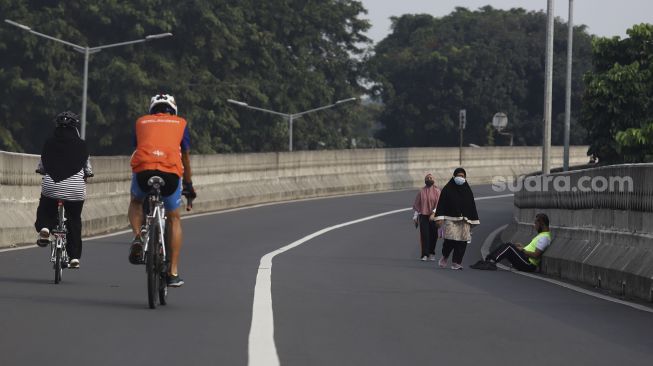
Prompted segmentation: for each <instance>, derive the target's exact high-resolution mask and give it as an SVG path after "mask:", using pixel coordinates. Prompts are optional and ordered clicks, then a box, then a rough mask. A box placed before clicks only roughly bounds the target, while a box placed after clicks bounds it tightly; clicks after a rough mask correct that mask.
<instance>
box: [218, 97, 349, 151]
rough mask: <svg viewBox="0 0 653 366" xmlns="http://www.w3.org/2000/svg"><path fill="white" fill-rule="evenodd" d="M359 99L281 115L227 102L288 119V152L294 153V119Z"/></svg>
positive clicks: (241, 103)
mask: <svg viewBox="0 0 653 366" xmlns="http://www.w3.org/2000/svg"><path fill="white" fill-rule="evenodd" d="M357 99H358V98H348V99H341V100H338V101H336V102H335V103H333V104H328V105H325V106H322V107H318V108H313V109H309V110H307V111H303V112H299V113H281V112H276V111H271V110H269V109H265V108H259V107H252V106H251V105H249V104H247V103H245V102H240V101H238V100H233V99H227V102H229V103H232V104H235V105H239V106H241V107H245V108H249V109H253V110H255V111H261V112H266V113H272V114H276V115H277V116H282V117H284V118H286V119H287V120H288V151H292V122H293V120H294V119H297V118H299V117H301V116H303V115H305V114H308V113H312V112H317V111H321V110H323V109H329V108H333V107H335V106H338V105H340V104H343V103H347V102H353V101H355V100H357Z"/></svg>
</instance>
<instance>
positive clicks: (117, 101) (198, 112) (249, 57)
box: [0, 0, 370, 155]
mask: <svg viewBox="0 0 653 366" xmlns="http://www.w3.org/2000/svg"><path fill="white" fill-rule="evenodd" d="M0 13H1V14H2V15H3V18H7V19H12V20H14V21H17V22H19V23H22V24H26V25H29V26H30V27H32V28H33V29H34V30H36V31H39V32H42V33H45V34H49V35H52V36H55V37H57V38H61V39H65V40H67V41H70V42H72V43H75V44H79V45H82V46H86V45H88V46H90V47H94V46H99V45H105V44H111V43H116V42H122V41H126V40H132V39H140V38H143V37H144V36H146V35H148V34H156V33H163V32H171V33H173V34H174V36H173V37H170V38H164V39H159V40H154V41H151V42H146V43H142V44H136V45H130V46H121V47H116V48H110V49H105V50H102V51H101V52H98V53H96V54H92V55H91V56H90V62H89V91H88V110H87V113H88V115H87V120H88V124H87V140H88V141H89V145H90V149H91V152H92V153H93V154H96V155H100V154H102V155H110V154H129V153H130V152H131V150H132V141H133V140H132V133H133V123H134V121H135V120H136V118H138V116H139V115H141V114H143V113H145V112H146V111H147V107H148V103H149V98H150V97H151V96H152V95H153V94H155V93H158V92H167V93H169V94H172V95H174V96H175V98H176V99H177V102H178V104H179V113H180V115H181V116H183V117H185V118H187V119H188V121H189V123H190V126H191V137H192V141H193V142H192V144H193V149H194V152H198V153H213V152H241V151H272V150H285V149H286V148H287V139H288V137H287V132H288V131H287V123H285V121H283V120H281V119H280V118H279V117H275V116H271V115H267V114H263V113H260V112H254V111H249V110H244V109H242V108H238V107H236V106H233V105H231V104H227V102H226V100H227V99H228V98H231V99H238V100H243V101H246V102H247V103H249V104H250V105H254V106H260V107H263V108H268V109H272V110H278V111H281V112H287V113H294V112H300V111H303V110H307V109H311V108H315V107H318V106H321V105H325V104H330V103H332V102H334V101H335V100H338V99H344V98H349V97H352V96H358V95H360V94H361V93H362V92H363V91H364V89H363V87H362V86H361V84H360V82H359V80H360V77H359V75H360V73H361V71H360V70H361V61H360V55H361V54H362V53H363V52H364V49H363V47H365V45H366V44H367V43H369V40H368V39H367V38H366V37H365V36H364V32H365V31H366V30H367V29H368V28H369V24H368V22H367V21H366V20H363V19H361V18H360V16H361V15H362V14H364V13H365V9H364V8H363V7H362V5H361V3H360V2H359V1H353V0H325V1H307V0H269V1H254V0H240V1H234V0H212V1H209V0H198V1H194V2H192V5H190V4H189V3H188V2H180V1H171V0H130V1H99V0H89V1H65V2H53V1H27V0H0ZM0 52H2V55H3V56H2V58H0V85H1V86H2V87H1V88H0V100H1V101H2V102H0V121H3V123H2V126H1V127H0V149H3V150H4V149H6V150H17V151H18V150H23V151H26V152H30V153H35V152H39V149H40V147H41V145H42V143H43V141H44V140H45V138H46V137H47V135H48V134H49V133H50V131H51V129H52V124H51V120H52V118H53V116H54V115H56V114H57V113H58V112H60V111H61V110H65V109H70V110H73V111H77V112H79V111H80V110H81V95H82V71H83V55H81V54H79V53H77V52H74V51H73V50H72V49H71V48H70V47H66V46H64V45H61V44H57V43H55V42H52V41H49V40H46V39H44V38H41V37H37V36H35V35H31V34H29V33H27V32H25V31H21V30H20V29H18V28H15V27H13V26H11V25H9V24H6V23H2V24H1V25H0ZM358 112H360V109H359V108H357V107H353V106H344V105H343V106H341V107H338V108H337V110H329V111H325V112H317V113H315V114H311V115H310V116H306V118H302V119H300V120H298V122H297V123H296V124H295V125H296V126H297V128H296V130H295V131H294V137H295V139H296V140H297V141H298V143H299V142H301V143H299V144H298V145H297V146H298V147H301V148H307V149H312V148H322V145H320V144H318V142H319V141H321V142H322V143H323V144H324V147H325V148H337V147H344V146H346V145H347V144H345V142H344V141H350V140H351V138H354V137H356V136H355V135H354V134H353V133H354V132H353V131H358V133H359V134H362V135H364V136H369V135H370V131H369V129H368V130H366V131H363V132H360V131H359V130H360V128H363V126H365V123H368V122H367V121H361V120H360V118H359V116H358ZM5 121H6V123H5ZM368 127H369V126H368Z"/></svg>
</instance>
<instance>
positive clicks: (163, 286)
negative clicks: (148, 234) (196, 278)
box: [159, 223, 170, 305]
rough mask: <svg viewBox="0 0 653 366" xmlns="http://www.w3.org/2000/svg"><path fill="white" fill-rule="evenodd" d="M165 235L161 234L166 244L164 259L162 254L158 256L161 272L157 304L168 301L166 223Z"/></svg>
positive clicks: (168, 248)
mask: <svg viewBox="0 0 653 366" xmlns="http://www.w3.org/2000/svg"><path fill="white" fill-rule="evenodd" d="M164 232H165V235H164V236H163V237H164V238H165V245H166V254H167V255H166V259H165V260H163V256H160V257H159V259H160V261H161V262H160V264H161V268H160V269H159V272H160V274H161V276H160V278H159V304H161V305H165V304H167V303H168V301H167V298H168V281H167V279H168V262H169V259H168V258H170V225H168V224H167V223H166V226H165V229H164Z"/></svg>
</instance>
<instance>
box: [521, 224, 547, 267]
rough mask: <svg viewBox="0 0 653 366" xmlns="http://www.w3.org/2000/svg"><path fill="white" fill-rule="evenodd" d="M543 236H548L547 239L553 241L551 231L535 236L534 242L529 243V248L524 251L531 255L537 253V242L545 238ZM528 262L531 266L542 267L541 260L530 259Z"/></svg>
mask: <svg viewBox="0 0 653 366" xmlns="http://www.w3.org/2000/svg"><path fill="white" fill-rule="evenodd" d="M543 236H546V237H547V238H549V240H551V232H550V231H544V232H541V233H539V234H537V236H535V237H534V238H533V240H531V242H530V243H528V245H527V246H525V247H524V251H525V252H529V253H535V250H536V249H537V246H536V244H537V241H538V240H540V238H541V237H543ZM528 261H529V262H531V264H532V265H534V266H539V265H540V258H532V257H528Z"/></svg>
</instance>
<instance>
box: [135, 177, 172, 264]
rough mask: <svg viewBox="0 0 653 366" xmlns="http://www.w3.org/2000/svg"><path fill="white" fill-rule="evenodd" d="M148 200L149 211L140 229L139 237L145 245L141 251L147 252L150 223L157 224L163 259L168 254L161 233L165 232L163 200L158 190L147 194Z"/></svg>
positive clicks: (163, 236)
mask: <svg viewBox="0 0 653 366" xmlns="http://www.w3.org/2000/svg"><path fill="white" fill-rule="evenodd" d="M157 191H158V188H157ZM148 200H149V206H150V212H149V213H148V214H147V216H146V217H145V225H143V228H142V229H141V238H143V243H144V245H145V246H144V248H143V252H147V250H148V249H149V243H150V240H149V239H150V238H149V236H150V230H149V228H150V225H157V226H158V227H159V233H161V235H159V242H160V243H161V249H162V255H163V260H164V261H165V259H166V258H167V255H168V254H167V253H166V245H165V244H166V243H165V235H163V233H165V223H166V219H167V217H166V210H165V208H164V207H163V202H162V201H161V199H160V193H159V192H157V193H156V194H153V195H150V196H148Z"/></svg>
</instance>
